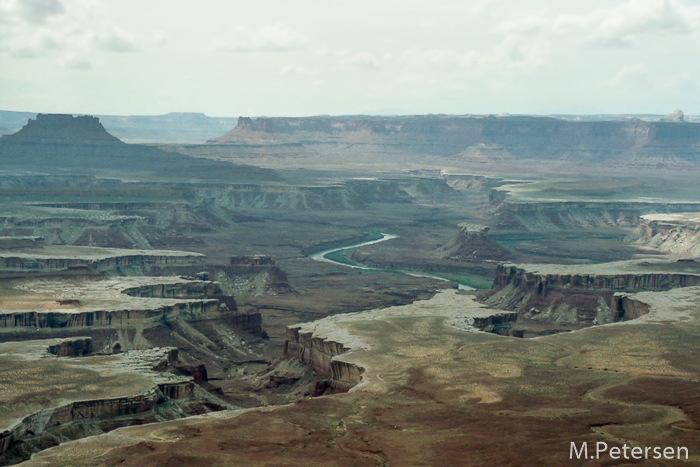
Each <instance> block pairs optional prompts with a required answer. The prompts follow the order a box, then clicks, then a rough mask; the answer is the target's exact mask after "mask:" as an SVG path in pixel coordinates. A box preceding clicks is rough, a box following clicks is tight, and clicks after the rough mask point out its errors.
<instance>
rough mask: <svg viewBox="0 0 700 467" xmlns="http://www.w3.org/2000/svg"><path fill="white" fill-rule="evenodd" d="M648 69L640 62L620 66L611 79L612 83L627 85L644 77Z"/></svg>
mask: <svg viewBox="0 0 700 467" xmlns="http://www.w3.org/2000/svg"><path fill="white" fill-rule="evenodd" d="M648 73H649V70H648V69H647V67H646V66H644V65H642V64H637V65H631V66H625V67H622V69H621V70H620V71H619V72H618V73H617V75H616V76H615V78H614V79H613V81H612V84H614V85H622V86H625V85H629V84H630V83H631V82H638V81H640V80H642V79H644V78H645V77H646V75H647V74H648Z"/></svg>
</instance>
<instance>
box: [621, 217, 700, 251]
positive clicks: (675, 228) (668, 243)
mask: <svg viewBox="0 0 700 467" xmlns="http://www.w3.org/2000/svg"><path fill="white" fill-rule="evenodd" d="M634 237H636V238H637V240H636V243H637V244H639V245H643V246H646V247H651V248H654V249H656V250H659V251H663V252H666V253H670V254H673V255H678V256H683V257H691V258H692V257H700V212H683V213H677V214H647V215H644V216H641V218H640V224H639V227H638V228H637V229H636V231H635V232H634V234H633V238H634Z"/></svg>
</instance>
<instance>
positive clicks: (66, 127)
mask: <svg viewBox="0 0 700 467" xmlns="http://www.w3.org/2000/svg"><path fill="white" fill-rule="evenodd" d="M2 141H9V142H13V143H41V144H71V145H74V144H79V145H112V146H114V145H123V144H124V143H123V142H122V141H120V140H119V139H118V138H115V137H114V136H112V135H110V134H109V133H107V130H105V129H104V127H103V126H102V124H101V123H100V120H99V119H98V118H97V117H90V116H87V115H82V116H79V117H74V116H72V115H64V114H38V115H37V116H36V119H34V120H29V121H28V122H27V124H26V125H25V126H24V127H23V128H22V129H21V130H19V131H18V132H17V133H14V134H11V135H5V136H3V137H2Z"/></svg>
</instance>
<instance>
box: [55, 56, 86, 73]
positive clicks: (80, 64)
mask: <svg viewBox="0 0 700 467" xmlns="http://www.w3.org/2000/svg"><path fill="white" fill-rule="evenodd" d="M61 63H62V64H63V66H65V67H66V68H72V69H74V70H91V69H92V63H90V60H88V59H87V58H85V57H83V56H80V55H75V54H68V55H66V56H65V57H63V59H62V60H61Z"/></svg>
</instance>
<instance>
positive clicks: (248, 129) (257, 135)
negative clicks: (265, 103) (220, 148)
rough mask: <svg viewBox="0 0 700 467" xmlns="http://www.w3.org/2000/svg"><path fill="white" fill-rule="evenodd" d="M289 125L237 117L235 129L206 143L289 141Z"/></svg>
mask: <svg viewBox="0 0 700 467" xmlns="http://www.w3.org/2000/svg"><path fill="white" fill-rule="evenodd" d="M290 130H291V129H290V126H289V123H288V122H287V121H286V120H285V119H276V120H274V121H273V120H272V119H270V118H257V119H255V120H253V119H252V118H250V117H238V123H237V124H236V126H235V128H234V129H233V130H231V131H229V132H228V133H226V134H225V135H222V136H219V137H218V138H214V139H210V140H208V141H207V143H231V142H236V141H240V140H264V141H273V140H274V141H289V142H291V140H290V139H289V137H288V136H284V135H282V133H290Z"/></svg>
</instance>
